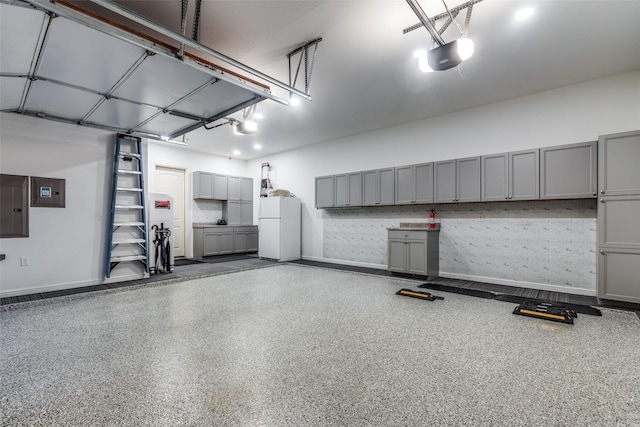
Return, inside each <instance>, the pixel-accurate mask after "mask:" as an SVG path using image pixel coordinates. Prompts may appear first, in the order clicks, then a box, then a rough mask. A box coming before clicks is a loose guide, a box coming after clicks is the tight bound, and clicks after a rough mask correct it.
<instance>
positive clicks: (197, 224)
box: [192, 222, 257, 228]
mask: <svg viewBox="0 0 640 427" xmlns="http://www.w3.org/2000/svg"><path fill="white" fill-rule="evenodd" d="M192 227H193V228H225V227H257V225H219V224H218V223H215V222H194V223H193V224H192Z"/></svg>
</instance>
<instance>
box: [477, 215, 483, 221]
mask: <svg viewBox="0 0 640 427" xmlns="http://www.w3.org/2000/svg"><path fill="white" fill-rule="evenodd" d="M478 221H480V222H482V221H484V214H483V213H481V214H480V218H478Z"/></svg>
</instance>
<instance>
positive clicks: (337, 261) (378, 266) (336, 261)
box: [300, 255, 387, 270]
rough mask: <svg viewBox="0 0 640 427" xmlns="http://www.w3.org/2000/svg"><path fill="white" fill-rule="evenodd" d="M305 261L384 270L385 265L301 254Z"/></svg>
mask: <svg viewBox="0 0 640 427" xmlns="http://www.w3.org/2000/svg"><path fill="white" fill-rule="evenodd" d="M300 258H302V259H303V260H305V261H316V262H328V263H331V264H340V265H352V266H354V267H365V268H375V269H377V270H386V269H387V266H386V265H382V264H370V263H367V262H357V261H345V260H342V259H332V258H322V257H315V256H305V255H303V256H301V257H300Z"/></svg>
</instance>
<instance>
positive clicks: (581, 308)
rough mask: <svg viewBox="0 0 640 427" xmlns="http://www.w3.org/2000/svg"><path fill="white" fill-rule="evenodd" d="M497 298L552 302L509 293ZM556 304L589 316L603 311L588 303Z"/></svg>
mask: <svg viewBox="0 0 640 427" xmlns="http://www.w3.org/2000/svg"><path fill="white" fill-rule="evenodd" d="M496 299H497V300H498V301H506V302H515V303H517V304H524V303H527V302H532V303H542V302H550V301H545V300H541V299H533V298H525V297H520V296H517V295H507V294H502V295H498V296H496ZM556 304H557V305H561V306H563V307H566V308H569V309H571V310H573V311H575V312H576V313H580V314H586V315H588V316H602V312H601V311H600V310H598V309H597V308H593V307H590V306H588V305H578V304H568V303H565V302H556Z"/></svg>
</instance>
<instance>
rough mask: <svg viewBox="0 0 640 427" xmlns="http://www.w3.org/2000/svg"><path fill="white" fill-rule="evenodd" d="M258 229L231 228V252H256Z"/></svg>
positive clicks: (249, 227) (250, 227)
mask: <svg viewBox="0 0 640 427" xmlns="http://www.w3.org/2000/svg"><path fill="white" fill-rule="evenodd" d="M257 251H258V227H257V226H255V225H253V226H246V227H233V252H235V253H241V252H257Z"/></svg>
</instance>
